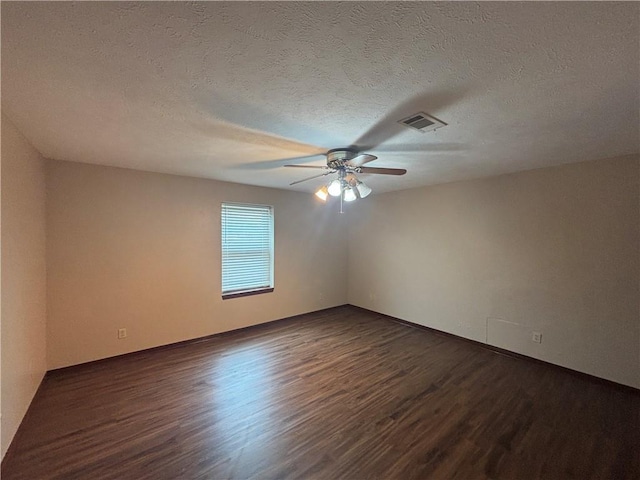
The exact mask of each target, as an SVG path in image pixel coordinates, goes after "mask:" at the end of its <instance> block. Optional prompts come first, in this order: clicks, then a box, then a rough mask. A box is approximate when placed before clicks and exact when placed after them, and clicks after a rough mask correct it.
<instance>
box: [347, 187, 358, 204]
mask: <svg viewBox="0 0 640 480" xmlns="http://www.w3.org/2000/svg"><path fill="white" fill-rule="evenodd" d="M356 198H357V197H356V192H354V191H353V188H351V187H347V188H345V189H344V201H345V202H353V201H354V200H355V199H356Z"/></svg>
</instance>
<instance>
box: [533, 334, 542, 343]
mask: <svg viewBox="0 0 640 480" xmlns="http://www.w3.org/2000/svg"><path fill="white" fill-rule="evenodd" d="M531 341H532V342H535V343H542V333H540V332H533V334H532V335H531Z"/></svg>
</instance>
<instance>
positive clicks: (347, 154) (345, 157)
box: [327, 148, 358, 169]
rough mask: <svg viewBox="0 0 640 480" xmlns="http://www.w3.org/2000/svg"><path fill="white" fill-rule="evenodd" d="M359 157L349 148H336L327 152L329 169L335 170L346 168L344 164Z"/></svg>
mask: <svg viewBox="0 0 640 480" xmlns="http://www.w3.org/2000/svg"><path fill="white" fill-rule="evenodd" d="M356 155H358V152H356V151H355V150H350V149H348V148H334V149H333V150H329V151H328V152H327V167H329V168H333V169H341V168H344V166H345V165H344V163H345V162H348V161H349V160H351V159H352V158H354V157H355V156H356Z"/></svg>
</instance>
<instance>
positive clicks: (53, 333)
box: [47, 161, 347, 369]
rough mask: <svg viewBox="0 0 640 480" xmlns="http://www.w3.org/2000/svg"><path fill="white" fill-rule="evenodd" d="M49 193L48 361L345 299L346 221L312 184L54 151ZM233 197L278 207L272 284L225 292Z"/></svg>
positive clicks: (135, 346) (72, 360) (76, 359)
mask: <svg viewBox="0 0 640 480" xmlns="http://www.w3.org/2000/svg"><path fill="white" fill-rule="evenodd" d="M47 195H48V197H47V200H48V208H47V282H48V283H47V287H48V299H49V303H48V307H49V311H48V324H47V339H48V348H47V352H48V353H47V355H48V366H49V368H50V369H53V368H58V367H64V366H67V365H73V364H77V363H81V362H87V361H90V360H95V359H100V358H105V357H109V356H113V355H118V354H122V353H125V352H131V351H135V350H140V349H144V348H149V347H154V346H158V345H164V344H168V343H172V342H177V341H181V340H186V339H190V338H196V337H201V336H204V335H209V334H213V333H217V332H222V331H226V330H231V329H235V328H240V327H245V326H248V325H253V324H258V323H262V322H266V321H269V320H275V319H279V318H284V317H288V316H291V315H296V314H300V313H305V312H310V311H314V310H318V309H322V308H326V307H331V306H335V305H342V304H344V303H346V301H347V298H346V290H347V284H346V270H345V266H346V263H347V235H346V229H345V225H344V224H343V223H341V222H342V219H341V218H340V216H339V215H337V214H336V211H334V209H331V208H323V207H324V206H323V205H319V204H317V203H316V202H315V201H314V199H313V196H312V195H308V194H302V193H296V192H286V191H281V190H274V189H267V188H258V187H249V186H243V185H238V184H231V183H224V182H217V181H213V180H204V179H197V178H190V177H179V176H172V175H164V174H156V173H148V172H140V171H134V170H126V169H119V168H111V167H102V166H95V165H86V164H78V163H67V162H55V161H48V162H47ZM223 201H230V202H246V203H259V204H269V205H273V206H274V207H275V291H274V292H273V293H270V294H263V295H256V296H251V297H243V298H236V299H230V300H224V301H223V300H222V299H221V294H220V291H221V290H220V289H221V287H220V204H221V202H223ZM120 327H124V328H127V331H128V337H127V338H126V339H123V340H118V339H117V329H118V328H120Z"/></svg>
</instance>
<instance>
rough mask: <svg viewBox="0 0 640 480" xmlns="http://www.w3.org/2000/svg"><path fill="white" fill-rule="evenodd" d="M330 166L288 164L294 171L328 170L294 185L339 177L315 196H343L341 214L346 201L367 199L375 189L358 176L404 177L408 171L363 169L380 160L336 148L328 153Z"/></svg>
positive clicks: (293, 183) (351, 150)
mask: <svg viewBox="0 0 640 480" xmlns="http://www.w3.org/2000/svg"><path fill="white" fill-rule="evenodd" d="M325 155H326V157H327V165H326V166H324V167H321V166H316V165H285V167H294V168H317V169H320V170H324V172H323V173H320V174H318V175H314V176H312V177H309V178H304V179H302V180H297V181H295V182H292V183H291V184H290V185H295V184H297V183H301V182H306V181H307V180H312V179H314V178H319V177H324V176H327V175H332V174H334V173H337V174H338V178H336V179H334V180H332V181H331V182H329V183H328V184H326V185H323V186H322V187H320V188H319V189H318V190H317V191H316V192H315V196H316V197H318V198H319V199H320V200H322V201H323V202H326V201H327V198H328V197H329V195H331V196H332V197H340V213H342V202H343V201H344V202H353V201H355V200H357V199H358V198H365V197H367V196H368V195H369V194H370V193H371V188H370V187H369V186H368V185H367V184H365V183H364V182H363V181H361V180H360V179H359V178H358V177H357V176H356V174H357V173H367V174H378V175H404V174H405V173H407V171H406V170H405V169H403V168H371V167H363V165H364V164H365V163H369V162H373V161H374V160H376V159H377V158H378V157H376V156H375V155H370V154H368V153H359V152H357V151H355V150H353V149H350V148H335V149H333V150H329V151H328V152H327V153H326V154H325Z"/></svg>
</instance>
